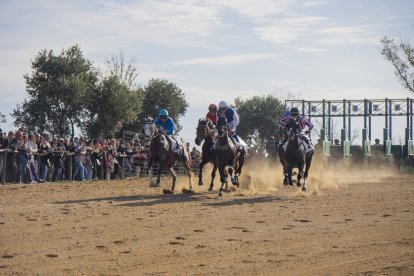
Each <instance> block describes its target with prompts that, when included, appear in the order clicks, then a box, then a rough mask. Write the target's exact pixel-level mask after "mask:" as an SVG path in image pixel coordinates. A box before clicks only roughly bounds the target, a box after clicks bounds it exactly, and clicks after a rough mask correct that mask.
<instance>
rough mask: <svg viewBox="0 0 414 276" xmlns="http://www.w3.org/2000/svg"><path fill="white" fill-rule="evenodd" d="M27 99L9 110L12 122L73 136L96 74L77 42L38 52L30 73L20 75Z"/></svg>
mask: <svg viewBox="0 0 414 276" xmlns="http://www.w3.org/2000/svg"><path fill="white" fill-rule="evenodd" d="M24 78H25V81H26V91H27V93H28V97H27V99H25V100H24V102H23V103H22V104H21V105H17V108H16V109H15V110H14V111H13V114H12V116H13V117H14V118H15V121H14V124H15V125H16V126H22V127H24V128H26V129H28V130H29V131H41V132H44V131H48V132H51V133H55V134H59V135H61V136H64V135H67V134H69V133H71V134H72V137H73V136H74V131H75V126H80V125H81V123H82V120H83V118H84V117H85V116H86V112H87V110H86V109H85V105H86V102H87V99H88V98H89V94H90V93H91V92H92V91H95V89H96V83H97V80H98V74H97V71H96V69H95V68H94V67H93V64H92V62H91V61H89V60H87V59H85V58H84V57H83V54H82V51H81V50H80V48H79V46H78V45H75V46H71V47H69V48H68V49H66V50H65V49H62V52H61V53H60V55H55V54H54V52H53V50H49V51H47V50H42V51H40V52H39V53H38V54H37V56H36V57H35V60H34V61H32V74H31V75H28V74H26V75H25V76H24Z"/></svg>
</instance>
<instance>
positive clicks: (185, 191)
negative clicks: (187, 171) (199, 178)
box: [181, 188, 195, 195]
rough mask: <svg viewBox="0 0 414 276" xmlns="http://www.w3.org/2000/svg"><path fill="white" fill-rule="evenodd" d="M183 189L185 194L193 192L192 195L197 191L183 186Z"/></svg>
mask: <svg viewBox="0 0 414 276" xmlns="http://www.w3.org/2000/svg"><path fill="white" fill-rule="evenodd" d="M181 191H182V192H183V194H192V195H194V194H195V192H194V191H193V190H191V189H185V188H183V189H182V190H181Z"/></svg>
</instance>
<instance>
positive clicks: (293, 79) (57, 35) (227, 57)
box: [0, 0, 414, 142]
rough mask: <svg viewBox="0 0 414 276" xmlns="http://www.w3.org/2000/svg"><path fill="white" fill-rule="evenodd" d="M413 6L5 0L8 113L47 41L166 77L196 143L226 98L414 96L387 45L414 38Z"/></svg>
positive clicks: (4, 98)
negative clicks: (182, 99)
mask: <svg viewBox="0 0 414 276" xmlns="http://www.w3.org/2000/svg"><path fill="white" fill-rule="evenodd" d="M413 10H414V1H412V0H395V1H389V0H377V1H374V0H366V1H361V0H359V1H357V0H347V1H340V0H309V1H299V0H298V1H296V0H277V1H276V0H255V1H250V0H226V1H223V0H198V1H197V0H169V1H156V0H141V1H132V0H131V1H128V0H124V1H104V0H91V1H81V0H72V1H52V0H50V1H45V0H43V1H42V0H39V1H24V0H22V1H13V0H0V38H1V43H0V96H1V98H0V112H2V113H3V114H9V113H10V112H12V110H13V108H15V107H16V105H17V104H19V103H21V102H22V101H23V99H24V97H25V95H26V92H25V83H24V79H23V75H24V74H27V73H30V70H31V68H30V66H31V60H32V59H34V57H35V56H36V54H37V53H38V52H39V51H40V50H42V49H53V50H54V51H55V53H60V50H61V49H62V48H67V47H69V46H72V45H74V44H79V45H80V47H81V49H82V51H83V53H84V56H85V57H86V58H87V59H89V60H91V61H93V62H94V64H95V65H96V66H98V67H101V68H104V66H103V64H104V62H105V60H106V59H108V58H109V57H110V56H111V55H114V54H115V55H116V54H117V53H118V52H119V51H120V50H122V51H124V53H125V56H126V57H127V58H136V59H137V60H138V63H137V66H138V69H139V71H140V74H139V77H138V78H139V83H140V84H141V85H145V84H146V83H147V82H148V80H149V79H151V78H162V79H167V80H168V81H171V82H174V83H176V84H177V85H178V86H179V87H180V88H182V89H183V91H184V93H185V94H186V96H187V100H188V101H189V103H190V108H189V109H188V112H187V115H186V116H185V117H184V118H182V119H181V123H182V124H183V127H184V129H183V132H182V133H181V134H182V136H183V138H184V139H185V140H188V141H190V142H192V141H194V133H195V127H196V122H197V119H198V118H200V117H202V116H204V115H205V113H206V111H207V106H208V104H209V103H212V102H216V103H217V102H219V101H220V100H222V99H224V100H227V101H228V102H230V103H231V102H233V101H234V99H235V98H236V97H238V96H240V97H242V98H250V97H252V96H254V95H266V94H269V93H274V94H287V93H293V94H294V95H296V97H297V98H303V99H306V100H321V99H344V98H346V99H363V98H385V97H390V98H406V97H413V94H412V93H411V94H410V93H409V92H408V90H406V89H404V88H403V87H401V86H400V84H399V82H398V80H397V78H396V77H395V76H394V73H393V68H392V66H391V64H390V63H389V62H388V61H386V60H384V58H383V57H382V55H381V54H380V51H381V44H380V42H379V41H380V39H381V38H382V37H383V36H388V37H390V38H394V39H396V40H397V41H399V40H400V39H403V40H404V41H406V42H410V43H411V44H413V43H414V17H413V16H412V11H413ZM382 127H383V126H379V128H380V129H382ZM3 128H6V129H8V128H12V125H11V118H9V122H8V124H6V125H4V126H3ZM396 134H397V133H396Z"/></svg>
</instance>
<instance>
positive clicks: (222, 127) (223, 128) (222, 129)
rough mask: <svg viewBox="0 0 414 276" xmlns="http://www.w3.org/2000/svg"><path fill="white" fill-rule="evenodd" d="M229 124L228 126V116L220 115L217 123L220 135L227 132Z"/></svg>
mask: <svg viewBox="0 0 414 276" xmlns="http://www.w3.org/2000/svg"><path fill="white" fill-rule="evenodd" d="M227 126H228V123H227V118H226V117H224V116H220V117H219V118H218V119H217V124H216V128H217V132H218V135H219V136H223V135H224V134H227V129H228V127H227Z"/></svg>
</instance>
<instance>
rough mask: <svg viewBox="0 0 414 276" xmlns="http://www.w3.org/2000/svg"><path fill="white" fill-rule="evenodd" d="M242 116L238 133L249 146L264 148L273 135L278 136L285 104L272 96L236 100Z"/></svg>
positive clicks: (238, 111) (236, 105) (237, 108)
mask: <svg viewBox="0 0 414 276" xmlns="http://www.w3.org/2000/svg"><path fill="white" fill-rule="evenodd" d="M235 107H236V110H237V113H238V114H239V117H240V124H239V125H238V126H237V134H238V135H239V136H240V137H242V138H243V139H244V140H245V141H246V143H247V144H248V145H249V147H256V148H257V149H259V150H263V149H264V148H265V147H266V143H267V142H268V140H269V138H270V137H271V136H276V134H277V125H278V122H279V120H280V118H281V117H282V116H283V113H284V105H283V104H282V103H281V101H280V100H279V99H278V98H276V97H274V96H272V95H268V96H254V97H252V98H250V99H246V100H242V99H240V98H237V99H236V100H235Z"/></svg>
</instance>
